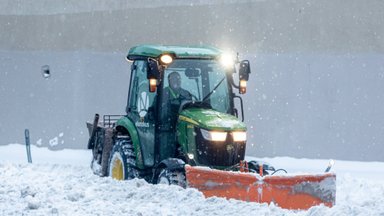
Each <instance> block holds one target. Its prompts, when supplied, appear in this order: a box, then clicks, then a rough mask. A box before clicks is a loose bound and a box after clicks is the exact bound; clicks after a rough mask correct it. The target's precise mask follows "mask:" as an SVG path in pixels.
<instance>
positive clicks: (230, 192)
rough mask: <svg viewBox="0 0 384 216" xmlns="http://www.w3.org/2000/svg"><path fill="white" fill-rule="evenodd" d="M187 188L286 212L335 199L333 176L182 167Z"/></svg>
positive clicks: (334, 176) (331, 174) (329, 204)
mask: <svg viewBox="0 0 384 216" xmlns="http://www.w3.org/2000/svg"><path fill="white" fill-rule="evenodd" d="M185 171H186V179H187V182H188V187H192V188H196V189H198V190H199V191H201V192H203V194H204V195H205V196H206V197H212V196H217V197H224V198H227V199H231V198H233V199H238V200H243V201H249V202H259V203H263V202H266V203H271V202H273V203H275V204H276V205H278V206H280V207H282V208H286V209H308V208H310V207H312V206H316V205H320V204H323V205H325V206H328V207H332V206H333V205H334V204H335V200H336V175H335V174H334V173H322V174H314V175H273V176H264V177H261V176H260V175H258V174H255V173H242V172H229V171H221V170H214V169H209V168H206V167H192V166H189V165H186V166H185Z"/></svg>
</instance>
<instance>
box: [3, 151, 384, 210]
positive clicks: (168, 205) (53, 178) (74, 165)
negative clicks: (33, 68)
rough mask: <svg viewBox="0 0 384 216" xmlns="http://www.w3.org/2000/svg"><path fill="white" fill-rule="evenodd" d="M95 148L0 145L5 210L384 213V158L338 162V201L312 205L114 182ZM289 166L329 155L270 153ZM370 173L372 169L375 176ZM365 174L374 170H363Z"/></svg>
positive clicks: (307, 166)
mask: <svg viewBox="0 0 384 216" xmlns="http://www.w3.org/2000/svg"><path fill="white" fill-rule="evenodd" d="M90 155H91V152H90V151H85V150H62V151H55V152H54V151H49V150H47V149H45V148H37V147H35V146H32V160H33V164H28V163H27V162H26V161H27V159H26V155H25V146H23V145H7V146H0V215H256V214H257V215H384V198H383V197H384V196H383V195H384V163H367V162H364V163H362V162H347V161H336V164H335V167H334V169H335V171H336V173H337V174H338V177H337V204H336V206H334V207H333V208H327V207H324V206H316V207H313V208H311V209H309V210H308V211H289V210H285V209H281V208H279V207H277V206H274V205H273V204H272V205H267V204H258V203H247V202H242V201H236V200H225V199H222V198H208V199H206V198H204V196H203V195H202V193H200V192H199V191H197V190H195V189H182V188H179V187H175V186H166V185H151V184H148V183H146V182H145V181H144V180H139V179H135V180H131V181H115V180H113V179H111V178H101V177H98V176H95V175H93V174H92V172H91V170H90V168H89V162H90V157H91V156H90ZM265 160H266V161H268V162H270V163H271V164H273V165H275V166H276V167H284V168H286V169H287V170H288V171H291V170H293V171H298V170H300V168H299V167H302V169H303V170H301V171H305V172H319V171H320V170H322V169H323V168H325V166H326V164H327V161H324V160H311V159H294V158H270V159H268V158H265ZM371 172H375V174H372V173H371ZM366 173H370V175H369V176H366Z"/></svg>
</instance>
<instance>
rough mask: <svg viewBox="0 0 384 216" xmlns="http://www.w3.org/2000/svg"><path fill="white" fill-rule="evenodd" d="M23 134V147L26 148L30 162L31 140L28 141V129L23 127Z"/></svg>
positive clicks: (29, 161) (30, 161)
mask: <svg viewBox="0 0 384 216" xmlns="http://www.w3.org/2000/svg"><path fill="white" fill-rule="evenodd" d="M24 135H25V147H26V148H27V158H28V163H32V156H31V142H30V139H29V130H28V129H25V131H24Z"/></svg>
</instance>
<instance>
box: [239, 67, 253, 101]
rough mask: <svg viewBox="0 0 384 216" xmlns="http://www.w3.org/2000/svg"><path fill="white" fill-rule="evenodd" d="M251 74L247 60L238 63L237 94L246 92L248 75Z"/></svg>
mask: <svg viewBox="0 0 384 216" xmlns="http://www.w3.org/2000/svg"><path fill="white" fill-rule="evenodd" d="M250 73H251V67H250V64H249V61H248V60H243V61H241V62H240V68H239V93H240V94H245V92H247V81H248V79H249V74H250Z"/></svg>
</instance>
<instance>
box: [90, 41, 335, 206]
mask: <svg viewBox="0 0 384 216" xmlns="http://www.w3.org/2000/svg"><path fill="white" fill-rule="evenodd" d="M127 60H128V61H130V62H132V64H131V78H130V85H129V86H130V88H129V92H128V101H127V106H126V114H125V115H104V117H103V121H102V122H99V115H98V114H96V115H95V118H94V121H93V124H91V123H87V126H88V129H89V132H90V139H89V142H88V149H92V152H93V161H92V164H91V167H92V169H93V171H94V173H96V174H98V175H100V176H111V177H112V178H115V179H118V180H129V179H133V178H143V179H145V180H146V181H148V182H150V183H154V184H157V183H165V184H173V185H179V186H182V187H188V186H189V187H196V188H197V189H199V190H201V191H204V190H210V192H208V193H206V195H208V196H210V195H213V196H214V195H218V196H221V195H222V194H224V195H223V196H224V197H233V196H231V195H234V196H235V197H234V198H239V199H243V200H250V199H249V198H247V197H246V196H248V195H242V196H240V197H236V196H237V194H239V193H238V190H243V189H244V188H247V187H249V185H240V186H241V188H240V189H234V191H229V190H226V191H224V193H221V192H219V191H220V190H222V189H223V188H224V190H225V187H216V188H211V189H212V190H211V189H210V188H208V189H207V187H208V186H209V185H211V186H212V185H223V184H224V183H225V184H227V183H228V182H227V181H229V184H231V185H239V182H241V181H238V179H237V178H240V180H241V179H242V178H243V176H244V179H246V178H248V177H247V176H249V175H250V174H249V173H253V174H252V178H253V179H255V178H254V175H256V173H257V175H258V176H259V177H262V176H264V175H266V174H269V173H270V172H273V171H274V169H273V167H271V166H268V165H267V164H262V163H258V162H255V161H251V162H246V161H244V157H245V149H246V138H247V135H246V133H247V132H246V131H247V128H246V125H245V124H244V123H243V120H244V112H243V101H242V99H241V97H240V96H238V95H237V94H236V93H235V92H234V89H238V91H239V93H240V94H244V93H245V92H246V83H247V81H248V78H249V74H250V64H249V61H247V60H244V61H239V60H237V59H236V58H233V57H231V56H230V55H226V54H225V53H224V52H223V51H221V50H219V49H216V48H213V47H206V46H184V47H182V46H160V45H140V46H136V47H133V48H131V49H130V50H129V53H128V56H127ZM237 70H238V72H237ZM236 73H238V77H235V76H234V75H235V74H236ZM235 80H237V81H235ZM235 99H237V100H238V102H237V103H235ZM235 104H238V106H239V108H240V109H237V108H235ZM238 117H240V118H241V120H239V118H238ZM230 171H245V174H242V173H241V175H240V176H238V177H236V179H231V177H230V176H231V173H232V172H230ZM201 176H204V177H203V179H202V178H200V177H201ZM217 177H220V178H219V179H215V178H217ZM328 177H329V176H328ZM331 177H333V176H331ZM221 179H222V181H223V182H220V181H221ZM232 180H233V181H235V182H231V181H232ZM201 181H202V182H201ZM198 182H201V183H198ZM246 184H248V183H246ZM252 184H253V183H252ZM247 190H248V191H249V189H247ZM228 194H229V195H228ZM251 196H254V194H253V195H251ZM331 198H332V197H331ZM324 202H325V201H324V200H323V201H322V202H321V203H324ZM331 202H332V200H331Z"/></svg>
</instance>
